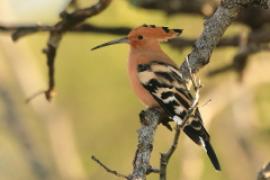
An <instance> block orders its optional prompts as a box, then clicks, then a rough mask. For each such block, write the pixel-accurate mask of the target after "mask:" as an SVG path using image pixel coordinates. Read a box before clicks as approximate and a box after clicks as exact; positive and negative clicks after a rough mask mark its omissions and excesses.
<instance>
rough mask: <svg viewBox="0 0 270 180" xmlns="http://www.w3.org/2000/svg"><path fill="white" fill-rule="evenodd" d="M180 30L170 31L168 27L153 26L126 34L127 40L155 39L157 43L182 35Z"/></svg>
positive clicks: (144, 26)
mask: <svg viewBox="0 0 270 180" xmlns="http://www.w3.org/2000/svg"><path fill="white" fill-rule="evenodd" d="M182 31H183V30H182V29H170V28H168V27H157V26H155V25H146V24H144V25H142V26H139V27H137V28H135V29H133V30H132V31H130V33H129V34H128V37H129V38H132V37H136V38H138V39H143V38H147V39H156V40H158V41H167V40H168V39H172V38H176V37H178V36H179V35H180V34H181V33H182Z"/></svg>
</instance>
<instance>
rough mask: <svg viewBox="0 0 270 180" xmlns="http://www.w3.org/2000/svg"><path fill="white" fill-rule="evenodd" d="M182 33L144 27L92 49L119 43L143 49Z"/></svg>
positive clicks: (161, 28) (165, 28)
mask: <svg viewBox="0 0 270 180" xmlns="http://www.w3.org/2000/svg"><path fill="white" fill-rule="evenodd" d="M182 31H183V30H182V29H170V28H168V27H156V26H155V25H142V26H139V27H137V28H135V29H133V30H131V31H130V32H129V34H128V35H127V36H126V37H123V38H120V39H116V40H112V41H110V42H107V43H103V44H101V45H98V46H96V47H94V48H92V50H95V49H98V48H101V47H105V46H109V45H113V44H119V43H128V44H130V45H131V46H132V47H134V48H137V47H142V48H143V47H145V46H151V45H153V44H158V43H159V42H162V41H167V40H169V39H173V38H176V37H178V36H179V35H180V34H181V33H182Z"/></svg>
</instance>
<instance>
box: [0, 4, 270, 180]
mask: <svg viewBox="0 0 270 180" xmlns="http://www.w3.org/2000/svg"><path fill="white" fill-rule="evenodd" d="M86 2H87V1H84V2H82V4H86ZM134 2H135V1H134ZM87 3H88V2H87ZM89 22H91V23H94V24H97V25H108V26H121V25H125V26H130V27H136V26H138V25H141V24H144V23H145V24H156V25H164V26H170V27H181V28H183V29H184V33H183V36H185V37H193V38H194V37H198V36H199V34H200V32H201V31H202V26H203V18H202V17H200V16H195V15H194V16H188V15H174V16H171V17H167V16H165V14H164V13H162V12H159V11H154V10H142V9H137V8H135V7H134V6H132V5H130V4H129V3H128V2H127V1H125V0H119V1H114V2H113V3H112V4H111V6H110V7H109V8H108V9H107V10H106V11H104V12H102V13H101V14H100V15H98V16H96V17H94V18H92V19H89ZM243 31H246V29H245V28H244V27H243V26H240V25H237V24H236V25H233V26H232V27H230V29H229V30H228V31H227V32H226V35H228V34H229V35H230V34H235V33H239V32H243ZM1 36H2V35H1ZM46 38H47V35H45V34H37V35H33V36H29V37H27V38H24V39H22V40H21V41H20V42H18V45H20V44H26V45H27V46H28V49H29V53H31V54H32V55H33V57H34V59H32V60H30V61H31V63H32V64H34V65H35V66H36V67H37V68H38V71H40V72H41V73H42V74H43V76H44V77H43V79H46V71H47V69H46V62H45V56H44V55H43V54H42V53H41V49H42V48H43V47H44V46H45V43H46ZM114 38H116V37H115V36H111V35H105V34H104V35H100V34H66V35H65V37H64V38H63V42H62V44H61V46H60V49H59V51H58V55H57V59H56V82H57V85H56V89H57V93H58V94H57V96H56V98H55V99H54V100H53V103H52V104H54V105H57V106H58V107H61V110H63V111H65V112H67V114H68V117H69V118H70V119H71V120H72V121H71V124H72V128H73V129H74V136H75V137H74V139H75V146H76V148H77V149H78V154H79V158H80V162H82V164H83V171H85V172H86V174H87V178H86V179H91V180H92V179H93V180H96V179H101V180H103V179H112V180H113V179H117V178H115V177H114V176H112V175H111V174H108V173H106V172H105V171H104V170H103V169H101V167H100V166H98V165H97V164H95V163H94V162H92V161H91V160H90V157H91V155H92V154H94V155H96V156H97V157H98V158H100V159H101V160H102V161H103V162H105V164H107V165H108V166H109V167H112V168H113V169H117V170H119V171H120V172H122V173H126V174H127V173H128V172H130V170H131V168H132V160H133V156H134V153H135V152H134V151H135V148H136V145H137V144H136V143H137V139H136V137H137V134H136V129H138V128H139V126H140V124H139V118H138V113H139V112H140V111H141V110H142V109H143V106H142V105H141V104H140V102H138V100H137V99H136V97H135V96H134V94H133V92H132V90H131V88H130V87H129V82H128V78H127V72H126V71H127V70H126V66H127V56H128V47H127V46H125V45H118V46H114V47H108V48H106V49H101V50H98V51H95V52H91V51H90V48H91V47H93V46H95V45H97V44H100V43H102V42H105V41H108V40H111V39H114ZM0 43H1V42H0ZM162 47H163V49H164V50H165V51H166V52H167V53H168V54H169V55H170V56H171V57H172V58H173V59H174V60H175V61H176V62H177V63H178V64H180V63H181V62H182V61H183V59H184V57H185V55H187V54H188V52H189V51H190V48H187V49H184V50H183V51H181V52H179V51H177V50H173V49H170V48H169V47H168V46H167V45H166V44H163V45H162ZM235 51H236V49H234V48H222V49H217V50H215V51H214V53H213V56H212V62H211V63H210V64H209V65H208V66H207V67H206V68H205V69H203V70H202V72H200V75H201V77H202V82H203V84H205V88H204V89H203V90H202V91H203V94H202V96H203V98H204V99H209V98H212V97H211V94H210V97H204V95H206V94H209V92H211V91H213V90H215V88H216V87H218V86H219V85H220V84H222V83H225V82H229V81H231V82H234V81H235V77H236V75H235V74H234V73H226V74H224V75H221V76H217V77H214V78H211V79H208V78H206V77H205V76H204V75H205V74H206V73H207V71H208V70H209V69H212V68H215V67H218V66H220V65H222V64H226V63H229V62H230V61H231V58H232V56H233V55H234V53H235ZM266 57H267V58H269V54H267V55H266V56H265V58H266ZM0 59H1V60H0V72H1V74H0V80H1V85H0V88H1V89H2V88H3V89H5V91H6V94H5V95H1V96H0V120H1V121H0V128H1V131H0V144H1V149H0V179H9V180H13V179H14V180H16V179H29V180H30V179H38V178H37V175H36V173H35V172H33V169H31V167H30V165H29V162H28V161H27V160H26V159H27V157H26V154H27V153H26V150H25V147H28V148H29V147H30V146H31V151H34V152H35V154H36V157H37V158H39V159H40V160H41V162H42V163H43V165H44V166H45V167H46V168H45V172H43V173H47V177H48V179H59V177H61V176H60V175H59V172H58V169H57V164H56V162H55V159H54V157H53V156H52V149H51V148H52V147H51V146H52V144H51V142H50V137H49V136H50V134H49V133H48V126H47V124H46V123H47V122H45V121H44V120H42V119H41V118H40V117H39V116H38V115H37V112H35V111H34V110H33V107H31V106H30V105H26V104H25V103H24V99H25V97H26V96H27V95H25V94H24V93H23V92H22V90H21V87H20V86H19V85H18V79H16V78H17V77H16V75H15V74H16V73H15V72H14V71H13V69H12V68H11V65H10V64H9V62H8V61H9V56H8V55H6V54H5V53H3V52H1V51H0ZM18 59H19V61H22V62H23V61H24V59H20V57H18ZM2 73H3V74H2ZM24 78H30V79H31V75H30V76H26V77H24ZM44 84H45V80H44ZM269 87H270V86H269V84H268V85H265V84H263V85H260V86H259V87H258V88H257V87H255V89H256V91H255V92H254V94H255V96H256V98H255V102H254V103H256V106H255V107H256V108H254V109H253V111H254V112H255V113H256V114H257V116H258V117H257V120H258V123H257V124H258V126H255V127H253V126H252V127H253V128H254V129H252V131H251V132H250V133H251V134H253V133H254V132H257V131H260V130H261V129H263V130H267V131H268V133H269V132H270V131H269V128H270V123H269V122H270V121H269V120H270V113H269V108H270V95H269V91H270V88H269ZM226 88H228V90H227V93H228V94H220V96H223V97H224V96H228V98H229V93H230V90H229V89H230V88H229V87H226ZM35 90H36V89H32V87H27V92H28V95H29V94H31V92H34V91H35ZM4 97H10V98H11V101H12V102H13V104H12V105H10V107H7V104H6V102H5V99H4ZM42 98H43V97H40V98H39V99H42ZM34 101H35V100H34ZM44 101H45V100H44ZM212 101H213V102H210V103H214V104H215V103H217V102H218V101H219V98H216V99H212ZM232 103H233V102H232ZM232 103H229V104H227V105H226V107H225V108H224V109H222V111H220V112H216V113H215V115H214V116H213V119H212V120H211V122H212V123H211V126H210V128H211V129H210V134H211V136H212V141H213V145H214V146H215V147H216V149H217V150H216V151H217V153H218V155H219V156H220V159H221V164H222V166H223V169H224V171H222V172H221V173H216V172H215V171H214V170H213V168H212V167H211V164H210V162H209V161H208V159H207V157H206V155H205V154H204V152H203V151H202V150H201V149H200V148H198V147H197V146H196V145H194V144H192V143H191V142H190V141H189V140H188V139H187V138H186V137H184V136H182V135H181V140H180V146H179V148H178V149H177V151H176V153H175V154H174V156H173V158H172V161H171V162H170V165H169V172H168V174H169V179H179V178H181V177H183V176H184V174H189V175H190V176H189V177H190V178H191V177H194V178H193V179H196V175H197V174H198V173H199V175H197V176H198V177H197V178H200V179H209V180H211V179H221V180H222V179H224V180H225V179H226V180H229V179H231V180H235V179H237V180H241V179H243V180H244V179H245V180H247V179H246V177H248V175H250V174H253V176H250V177H248V178H249V179H250V180H251V179H254V178H253V177H255V176H256V171H257V170H258V169H259V168H260V166H261V165H262V163H264V162H266V161H268V160H269V159H270V154H269V150H270V147H269V145H268V144H267V140H269V136H268V137H267V138H264V139H263V140H264V141H261V138H262V137H261V136H260V135H258V136H255V137H254V138H251V139H250V141H248V142H249V144H250V146H254V147H253V148H252V151H254V152H253V153H254V154H255V157H256V158H257V159H255V160H254V159H250V161H249V159H247V158H246V156H244V155H242V154H243V150H242V149H241V147H239V146H240V145H239V142H238V140H237V138H235V136H236V135H237V129H238V127H237V126H236V125H235V123H234V117H233V114H232V112H231V111H232V110H231V107H232ZM33 106H35V104H34V105H33ZM206 106H207V105H206ZM9 108H12V110H13V111H14V112H11V114H13V115H14V116H13V117H7V114H8V113H10V109H9ZM202 109H203V107H202ZM51 116H52V115H50V118H51ZM48 117H49V115H48ZM14 118H15V119H17V121H14V122H20V126H22V127H24V128H25V129H26V130H27V134H28V135H27V137H29V138H30V139H29V141H30V142H29V143H30V144H29V145H28V144H26V145H25V144H22V142H21V141H20V138H19V137H18V135H16V132H17V131H18V129H13V126H11V125H10V123H11V120H12V119H14ZM48 119H49V118H48ZM50 121H52V122H53V121H55V123H56V122H58V119H54V118H51V119H50ZM242 123H245V120H244V119H243V122H242ZM19 130H20V128H19ZM253 131H254V132H253ZM59 132H62V131H60V130H59ZM61 135H62V134H59V136H60V137H61ZM242 135H245V132H242ZM250 136H251V135H250V134H249V133H248V135H247V138H248V137H250ZM257 139H258V140H259V141H258V142H259V143H257ZM66 140H67V139H65V140H63V142H59V143H60V144H61V143H66V142H65V141H66ZM171 140H172V133H171V132H169V131H168V130H166V129H165V128H164V127H159V129H158V132H157V135H156V137H155V144H154V150H153V154H152V164H153V166H158V163H159V153H160V152H163V151H165V150H166V149H167V148H168V145H169V144H170V142H171ZM263 144H267V145H263ZM256 147H258V148H256ZM26 149H27V148H26ZM239 149H240V150H239ZM59 151H60V153H65V151H67V150H66V149H59ZM190 154H191V155H190ZM192 154H193V155H192ZM189 156H192V157H193V156H195V158H194V157H193V160H194V159H196V160H195V164H196V163H200V162H203V164H202V172H201V174H200V172H196V167H197V166H194V168H193V165H194V163H192V162H193V161H190V162H189V161H186V160H185V159H189V158H190V157H189ZM238 157H239V158H238ZM267 158H268V159H267ZM253 160H254V161H253ZM183 162H185V163H186V164H185V163H183ZM244 163H247V164H246V165H243V164H244ZM71 166H72V164H71ZM239 166H242V167H241V168H239V170H237V168H238V167H239ZM250 167H254V168H253V169H252V170H250V169H251V168H250ZM186 169H188V170H189V171H188V172H186V171H185V170H186ZM14 170H16V173H14ZM184 171H185V172H184ZM243 173H244V174H246V176H242V174H243ZM192 174H194V175H192ZM241 177H242V178H241ZM44 179H46V178H44ZM64 179H65V178H64ZM74 179H76V178H74ZM149 179H150V180H151V179H157V177H156V175H150V176H149ZM187 180H189V179H187Z"/></svg>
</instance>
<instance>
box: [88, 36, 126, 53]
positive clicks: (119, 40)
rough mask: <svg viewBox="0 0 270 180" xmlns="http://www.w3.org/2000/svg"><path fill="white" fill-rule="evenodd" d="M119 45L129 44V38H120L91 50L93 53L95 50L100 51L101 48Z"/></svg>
mask: <svg viewBox="0 0 270 180" xmlns="http://www.w3.org/2000/svg"><path fill="white" fill-rule="evenodd" d="M119 43H128V37H123V38H120V39H115V40H112V41H110V42H106V43H103V44H100V45H98V46H95V47H93V48H92V49H91V50H92V51H93V50H96V49H99V48H102V47H105V46H110V45H113V44H119Z"/></svg>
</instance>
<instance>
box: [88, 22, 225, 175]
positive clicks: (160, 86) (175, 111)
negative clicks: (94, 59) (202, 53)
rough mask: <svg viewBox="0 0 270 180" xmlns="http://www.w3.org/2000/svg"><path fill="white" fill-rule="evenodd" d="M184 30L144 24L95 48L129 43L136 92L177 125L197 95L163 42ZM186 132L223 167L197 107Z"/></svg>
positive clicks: (150, 105) (129, 61) (148, 104)
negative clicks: (185, 81) (164, 49)
mask: <svg viewBox="0 0 270 180" xmlns="http://www.w3.org/2000/svg"><path fill="white" fill-rule="evenodd" d="M181 33H182V29H169V28H168V27H156V26H154V25H149V26H148V25H143V26H140V27H137V28H135V29H133V30H131V32H130V33H129V34H128V36H127V37H124V38H121V39H116V40H113V41H110V42H107V43H104V44H101V45H98V46H96V47H94V48H92V50H95V49H98V48H101V47H105V46H109V45H113V44H119V43H128V44H129V45H130V53H129V59H128V74H129V79H130V82H131V85H132V87H133V89H134V91H135V94H136V95H137V96H138V98H139V99H140V100H141V101H142V103H143V104H144V105H145V106H146V107H156V106H160V107H161V108H162V109H163V110H164V112H165V113H166V114H167V115H168V117H169V118H170V119H172V120H174V121H176V123H177V124H181V123H183V119H184V118H185V116H186V115H187V112H188V110H189V108H190V107H191V106H192V103H193V99H194V98H193V96H192V95H191V93H189V91H187V89H186V88H185V87H186V85H187V84H186V83H184V82H183V79H182V75H181V73H180V72H179V69H178V68H177V66H176V64H175V63H174V62H173V61H172V60H171V59H170V58H169V57H168V56H167V55H166V54H165V53H164V52H163V51H162V49H161V47H160V42H162V41H167V40H169V39H172V38H176V37H178V36H179V35H180V34H181ZM183 131H184V132H185V133H186V134H187V135H188V136H189V137H190V138H191V139H192V140H193V141H194V142H195V143H196V144H198V145H201V146H202V147H203V148H204V149H205V150H206V152H207V154H208V157H209V158H210V160H211V162H212V164H213V166H214V167H215V169H216V170H218V171H219V170H221V168H220V165H219V162H218V159H217V157H216V153H215V151H214V149H213V148H212V146H211V144H210V137H209V134H208V133H207V131H206V129H205V128H204V126H203V122H202V117H201V115H200V112H199V110H198V108H196V110H195V113H194V115H193V116H191V118H190V119H189V120H188V122H187V123H185V124H184V127H183Z"/></svg>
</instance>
